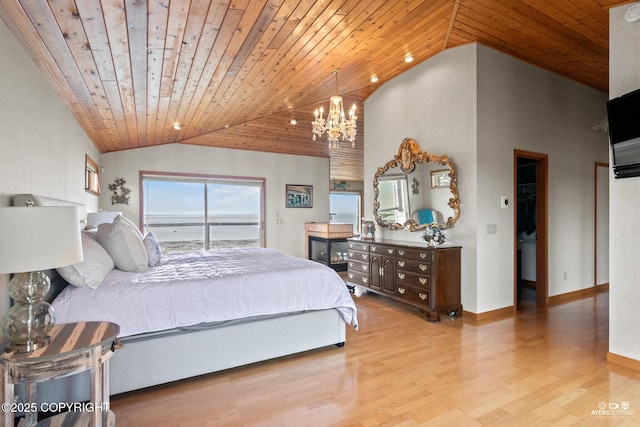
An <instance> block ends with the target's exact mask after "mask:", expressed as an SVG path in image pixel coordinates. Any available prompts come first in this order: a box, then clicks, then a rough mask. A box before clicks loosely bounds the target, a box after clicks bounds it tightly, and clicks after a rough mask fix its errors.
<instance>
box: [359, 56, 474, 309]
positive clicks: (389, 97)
mask: <svg viewBox="0 0 640 427" xmlns="http://www.w3.org/2000/svg"><path fill="white" fill-rule="evenodd" d="M475 64H476V48H475V46H474V45H467V46H462V47H459V48H455V49H449V50H446V51H444V52H442V53H441V54H439V55H437V56H435V57H433V58H431V59H429V60H428V61H425V62H424V63H422V64H419V65H417V66H415V67H414V68H412V69H410V70H409V71H407V72H405V73H403V74H402V75H400V76H398V77H396V78H395V79H393V80H391V81H389V82H387V83H385V84H384V85H383V86H382V87H381V88H380V89H378V90H377V91H376V92H375V93H374V94H373V95H372V96H371V97H369V99H368V100H367V101H366V102H365V109H366V111H367V120H366V122H365V125H364V126H365V129H364V134H365V153H364V188H365V193H364V217H365V218H366V219H368V220H373V191H372V189H373V177H374V175H375V173H376V169H377V168H378V167H380V166H383V165H384V164H385V163H387V162H388V161H389V160H391V159H392V158H393V156H395V155H396V153H397V152H398V146H399V145H400V144H401V143H402V140H403V139H404V138H406V137H410V138H413V139H414V140H415V141H416V142H417V143H418V144H420V147H421V148H422V150H423V151H428V152H431V153H434V154H438V155H441V154H447V155H448V156H449V158H450V159H451V161H453V163H454V164H455V165H456V168H457V174H458V187H459V188H458V190H459V196H460V201H461V204H460V211H461V220H460V221H458V223H457V224H456V226H455V228H453V229H451V230H449V231H448V232H447V233H446V236H447V242H448V243H451V244H456V245H461V246H462V247H463V249H462V305H463V307H464V309H465V310H467V311H474V312H475V307H476V292H475V289H476V250H475V248H476V241H475V240H476V220H475V215H476V208H475V205H476V164H477V161H476V155H477V153H476V128H477V124H476V116H477V114H476V104H477V98H476V80H477V79H476V65H475ZM378 236H379V237H386V238H393V239H400V240H408V241H415V242H424V241H423V240H422V233H418V232H414V233H410V232H407V231H402V230H398V231H389V230H386V229H383V228H381V227H380V226H377V230H376V237H378Z"/></svg>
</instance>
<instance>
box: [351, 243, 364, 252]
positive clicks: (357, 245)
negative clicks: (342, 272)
mask: <svg viewBox="0 0 640 427" xmlns="http://www.w3.org/2000/svg"><path fill="white" fill-rule="evenodd" d="M349 249H353V250H355V251H362V252H369V244H368V243H362V242H349Z"/></svg>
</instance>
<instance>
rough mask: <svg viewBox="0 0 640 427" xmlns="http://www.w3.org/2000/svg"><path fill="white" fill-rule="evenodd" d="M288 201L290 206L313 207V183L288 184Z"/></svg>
mask: <svg viewBox="0 0 640 427" xmlns="http://www.w3.org/2000/svg"><path fill="white" fill-rule="evenodd" d="M286 203H287V207H288V208H312V207H313V185H300V184H287V185H286Z"/></svg>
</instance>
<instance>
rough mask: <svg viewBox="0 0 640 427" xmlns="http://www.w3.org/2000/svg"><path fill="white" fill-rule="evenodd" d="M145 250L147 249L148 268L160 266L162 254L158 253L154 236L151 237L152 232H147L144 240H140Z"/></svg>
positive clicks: (158, 249) (158, 248)
mask: <svg viewBox="0 0 640 427" xmlns="http://www.w3.org/2000/svg"><path fill="white" fill-rule="evenodd" d="M142 242H143V243H144V246H145V248H147V256H148V257H149V267H153V266H156V265H158V264H160V258H161V257H162V254H161V253H160V244H159V243H158V240H157V239H156V236H154V235H153V233H152V232H148V233H147V235H146V236H144V239H142Z"/></svg>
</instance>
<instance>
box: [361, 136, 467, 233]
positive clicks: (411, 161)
mask: <svg viewBox="0 0 640 427" xmlns="http://www.w3.org/2000/svg"><path fill="white" fill-rule="evenodd" d="M373 193H374V200H373V215H374V217H375V220H376V222H377V223H378V225H380V226H381V227H386V228H389V229H391V230H400V229H402V230H408V231H420V230H424V229H426V228H427V226H428V225H429V224H434V223H436V224H438V225H439V226H440V227H441V228H451V227H453V226H454V225H455V223H456V221H457V220H458V217H459V216H460V200H459V199H458V187H457V181H456V169H455V166H454V164H453V162H452V161H451V160H450V159H449V157H448V156H447V155H446V154H443V155H441V156H437V155H435V154H431V153H428V152H425V151H422V150H421V149H420V146H419V145H418V143H417V142H416V141H414V140H413V139H411V138H405V139H404V141H402V144H400V147H399V148H398V153H397V154H396V155H395V157H394V158H393V159H392V160H390V161H388V162H387V163H386V164H385V165H384V166H382V167H379V168H378V170H377V172H376V174H375V176H374V178H373Z"/></svg>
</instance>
